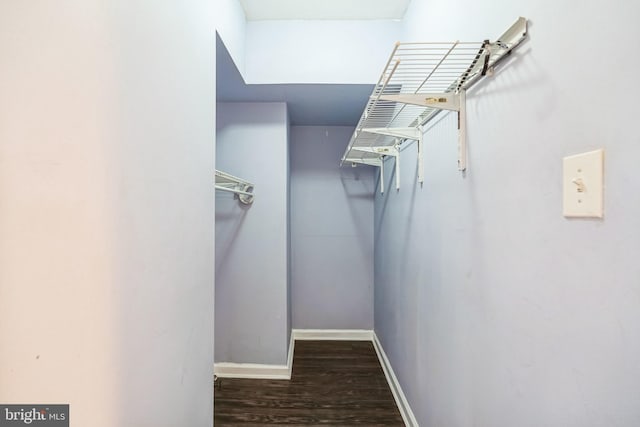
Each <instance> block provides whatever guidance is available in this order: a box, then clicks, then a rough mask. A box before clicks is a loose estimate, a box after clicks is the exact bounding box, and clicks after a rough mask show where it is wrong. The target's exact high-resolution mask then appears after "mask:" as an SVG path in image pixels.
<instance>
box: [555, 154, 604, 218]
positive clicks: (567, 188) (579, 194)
mask: <svg viewBox="0 0 640 427" xmlns="http://www.w3.org/2000/svg"><path fill="white" fill-rule="evenodd" d="M562 163H563V171H562V184H563V212H564V216H566V217H582V218H602V216H603V214H604V203H603V193H604V171H603V170H604V150H602V149H601V150H595V151H590V152H588V153H582V154H576V155H575V156H569V157H565V158H564V159H563V161H562Z"/></svg>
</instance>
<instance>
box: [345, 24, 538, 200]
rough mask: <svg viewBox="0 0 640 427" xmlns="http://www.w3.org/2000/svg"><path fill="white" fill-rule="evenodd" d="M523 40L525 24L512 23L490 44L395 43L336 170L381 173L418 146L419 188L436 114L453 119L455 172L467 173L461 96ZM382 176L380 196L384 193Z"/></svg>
mask: <svg viewBox="0 0 640 427" xmlns="http://www.w3.org/2000/svg"><path fill="white" fill-rule="evenodd" d="M526 36H527V20H526V19H525V18H518V20H516V22H515V23H514V24H513V25H512V26H511V27H510V28H509V29H508V30H507V31H506V32H505V33H504V34H502V35H501V36H500V37H499V38H498V39H497V40H496V41H495V42H490V41H489V40H483V41H479V42H461V41H454V42H448V43H396V45H395V47H394V49H393V51H392V53H391V56H390V57H389V60H388V61H387V64H386V66H385V69H384V70H383V72H382V74H381V76H380V79H379V80H378V84H377V85H376V86H375V88H374V90H373V93H372V94H371V96H370V97H369V101H368V102H367V105H366V107H365V110H364V112H363V113H362V116H361V117H360V121H359V122H358V125H357V127H356V130H355V132H354V133H353V135H352V137H351V140H350V141H349V145H348V146H347V149H346V151H345V153H344V155H343V156H342V161H341V164H344V163H345V162H346V163H351V164H352V165H353V166H355V165H357V164H365V165H371V166H377V167H380V171H381V174H383V173H384V172H383V168H384V166H383V165H384V159H385V158H386V157H387V156H393V157H395V159H396V188H400V183H399V178H400V174H399V170H400V164H399V157H400V156H399V153H400V150H401V147H402V145H403V144H405V143H407V142H412V141H416V142H417V144H418V173H417V175H418V177H417V179H418V182H419V183H423V182H424V158H423V156H424V153H423V151H424V150H423V148H424V147H423V126H424V125H426V124H427V123H428V122H429V121H431V120H432V119H433V118H434V117H435V116H437V115H438V114H439V113H440V112H441V111H453V112H456V113H457V115H458V126H457V127H458V169H459V170H460V171H464V170H466V168H467V139H466V135H467V129H466V116H467V114H466V112H467V111H466V90H467V89H468V88H470V87H471V86H472V85H473V84H475V83H476V82H477V81H479V80H480V79H481V78H482V77H484V76H491V75H493V71H494V68H495V67H496V66H497V65H498V64H499V63H500V62H502V60H503V59H504V58H506V57H507V56H508V55H509V54H510V53H511V52H512V51H513V49H515V48H516V47H517V46H518V45H520V44H521V43H522V42H523V41H524V39H525V38H526ZM383 178H384V176H383V175H382V177H381V190H383V191H384V179H383Z"/></svg>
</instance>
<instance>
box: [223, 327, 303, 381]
mask: <svg viewBox="0 0 640 427" xmlns="http://www.w3.org/2000/svg"><path fill="white" fill-rule="evenodd" d="M294 346H295V339H294V337H293V333H291V340H290V341H289V354H288V355H287V364H286V365H263V364H258V363H229V362H220V363H216V364H215V365H214V367H213V373H214V374H215V375H216V376H217V377H219V378H251V379H262V380H290V379H291V369H292V368H293V349H294Z"/></svg>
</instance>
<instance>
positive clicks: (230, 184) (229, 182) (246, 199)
mask: <svg viewBox="0 0 640 427" xmlns="http://www.w3.org/2000/svg"><path fill="white" fill-rule="evenodd" d="M215 188H216V190H220V191H227V192H230V193H233V194H234V195H235V196H236V197H237V198H238V200H240V202H242V203H244V204H245V205H248V204H251V203H253V198H254V192H253V190H254V185H253V184H252V183H250V182H249V181H245V180H244V179H241V178H238V177H236V176H233V175H229V174H228V173H226V172H222V171H219V170H216V175H215Z"/></svg>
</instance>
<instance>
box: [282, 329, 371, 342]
mask: <svg viewBox="0 0 640 427" xmlns="http://www.w3.org/2000/svg"><path fill="white" fill-rule="evenodd" d="M292 334H293V337H294V339H296V340H299V341H303V340H306V341H373V331H372V330H368V329H294V330H293V333H292Z"/></svg>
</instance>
